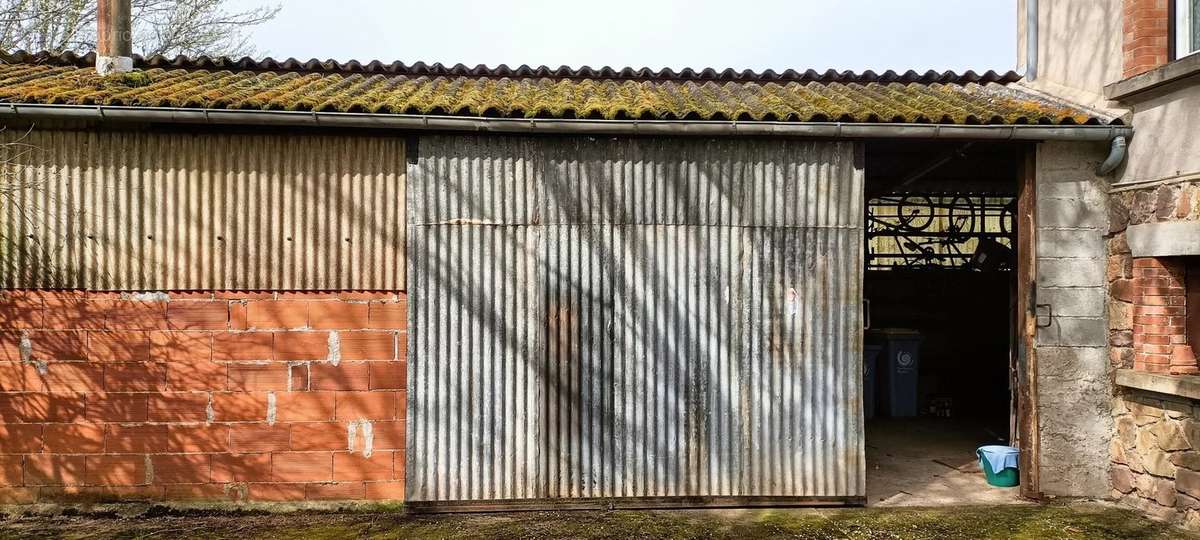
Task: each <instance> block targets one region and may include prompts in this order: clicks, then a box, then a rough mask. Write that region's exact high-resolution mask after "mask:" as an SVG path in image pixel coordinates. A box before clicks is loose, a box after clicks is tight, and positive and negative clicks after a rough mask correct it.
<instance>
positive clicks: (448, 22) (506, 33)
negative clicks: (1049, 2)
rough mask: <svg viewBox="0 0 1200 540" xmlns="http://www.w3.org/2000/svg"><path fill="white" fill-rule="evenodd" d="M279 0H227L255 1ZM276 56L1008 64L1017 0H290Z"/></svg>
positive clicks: (273, 27) (849, 65) (657, 63)
mask: <svg viewBox="0 0 1200 540" xmlns="http://www.w3.org/2000/svg"><path fill="white" fill-rule="evenodd" d="M264 1H265V2H271V1H282V0H233V2H234V5H244V6H249V5H262V4H263V3H264ZM282 4H283V10H282V11H281V12H280V13H279V17H278V18H277V19H276V20H274V21H272V22H270V23H267V24H265V25H263V26H261V27H259V28H258V29H256V30H255V31H254V32H253V38H254V41H255V43H256V44H257V46H258V47H259V49H260V50H261V51H263V52H264V53H266V54H268V55H270V56H274V57H276V58H286V57H289V56H294V57H297V58H301V59H308V58H312V57H317V58H321V59H326V58H334V59H338V60H349V59H357V60H360V61H362V60H373V59H379V60H385V61H391V60H401V61H404V62H408V63H412V62H415V61H418V60H423V61H425V62H443V63H457V62H462V63H464V64H468V65H475V64H481V63H482V64H487V65H489V66H495V65H497V64H500V63H507V64H508V65H510V66H518V65H520V64H530V65H538V64H546V65H550V66H558V65H562V64H566V65H570V66H573V67H578V66H582V65H585V64H586V65H590V66H593V67H598V66H603V65H609V66H617V67H622V66H634V67H641V66H649V67H652V68H660V67H671V68H675V69H679V68H682V67H693V68H697V67H716V68H724V67H734V68H738V69H744V68H751V69H756V70H762V69H766V68H772V69H775V70H782V69H787V68H795V69H807V68H814V69H818V70H823V69H826V68H835V69H853V70H859V71H861V70H865V69H874V70H876V71H883V70H885V69H896V70H903V69H917V70H918V71H923V70H925V69H937V70H942V69H955V70H959V71H962V70H966V69H974V70H976V71H979V72H983V71H985V70H988V69H995V70H998V71H999V70H1009V69H1014V68H1015V67H1016V66H1015V63H1016V16H1017V14H1016V5H1015V4H1016V2H1015V0H591V1H579V0H550V1H543V0H390V1H384V0H375V1H367V0H333V1H328V0H286V1H282Z"/></svg>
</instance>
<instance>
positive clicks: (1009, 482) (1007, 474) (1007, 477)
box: [975, 446, 1021, 487]
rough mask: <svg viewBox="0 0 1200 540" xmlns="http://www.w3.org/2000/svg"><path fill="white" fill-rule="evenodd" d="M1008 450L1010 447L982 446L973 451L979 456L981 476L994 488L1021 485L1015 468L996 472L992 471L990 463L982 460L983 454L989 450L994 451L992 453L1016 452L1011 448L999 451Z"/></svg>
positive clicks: (1019, 476)
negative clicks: (981, 469)
mask: <svg viewBox="0 0 1200 540" xmlns="http://www.w3.org/2000/svg"><path fill="white" fill-rule="evenodd" d="M1008 448H1011V447H1004V446H984V447H981V448H979V449H978V450H976V451H975V455H977V456H979V465H980V467H982V468H983V476H984V477H985V478H987V483H988V484H991V485H993V486H996V487H1013V486H1016V485H1018V484H1020V483H1021V475H1020V474H1019V473H1018V472H1017V468H1016V467H1005V468H1004V470H1002V471H1000V472H996V471H993V470H992V464H991V462H990V461H988V460H986V459H983V453H984V452H985V451H988V450H991V449H995V450H992V451H1011V452H1016V449H1015V448H1011V449H1010V450H1001V449H1008Z"/></svg>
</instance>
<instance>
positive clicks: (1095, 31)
mask: <svg viewBox="0 0 1200 540" xmlns="http://www.w3.org/2000/svg"><path fill="white" fill-rule="evenodd" d="M1025 1H1026V0H1018V1H1017V10H1018V11H1017V21H1018V23H1017V63H1018V64H1019V65H1020V66H1022V68H1024V66H1025V65H1026V63H1025V61H1026V59H1025V37H1026V33H1025ZM1121 4H1122V1H1121V0H1040V1H1039V2H1038V76H1037V79H1036V80H1034V81H1030V82H1028V85H1029V86H1031V87H1033V88H1035V89H1038V90H1041V91H1043V92H1046V93H1049V94H1053V95H1056V96H1060V97H1062V98H1064V99H1067V100H1069V101H1073V102H1075V103H1079V104H1081V105H1085V106H1089V107H1094V108H1109V107H1112V106H1113V105H1115V104H1112V103H1109V102H1108V101H1107V100H1105V99H1104V96H1103V89H1104V85H1106V84H1108V83H1111V82H1115V81H1118V80H1120V79H1121V70H1122V63H1123V61H1124V60H1123V57H1122V53H1121V41H1122V39H1123V34H1122V32H1123V28H1122V20H1121Z"/></svg>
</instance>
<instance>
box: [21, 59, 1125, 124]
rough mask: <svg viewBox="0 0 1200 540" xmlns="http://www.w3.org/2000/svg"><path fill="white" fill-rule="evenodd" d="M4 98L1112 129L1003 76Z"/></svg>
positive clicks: (493, 79)
mask: <svg viewBox="0 0 1200 540" xmlns="http://www.w3.org/2000/svg"><path fill="white" fill-rule="evenodd" d="M0 102H11V103H39V104H68V105H109V106H141V107H183V108H212V109H240V110H286V111H323V112H369V113H382V114H425V115H451V116H473V117H508V118H598V119H656V120H676V119H693V120H739V121H783V122H826V121H841V122H883V123H937V124H1103V123H1108V122H1110V119H1107V118H1104V117H1100V116H1097V115H1095V114H1094V113H1092V112H1090V111H1086V110H1084V109H1081V108H1078V107H1074V106H1071V105H1069V104H1066V103H1060V102H1055V101H1051V100H1049V99H1046V98H1043V97H1040V96H1038V95H1035V94H1033V93H1030V92H1027V91H1024V90H1022V89H1021V88H1020V87H1016V86H1013V85H1010V84H1001V83H997V82H981V83H976V82H959V81H955V82H856V81H854V80H849V81H848V82H846V81H823V80H819V81H807V82H805V81H798V80H792V81H785V80H780V81H763V80H734V81H719V80H702V79H697V80H686V79H678V78H676V79H653V78H643V79H628V78H576V77H571V78H556V77H523V78H522V77H497V76H493V75H490V74H488V75H450V76H444V75H438V76H425V75H413V74H370V73H350V72H330V71H311V72H304V71H285V72H278V73H277V72H271V71H261V70H245V71H237V70H210V69H200V68H194V67H181V68H150V69H145V70H139V71H136V72H134V73H133V74H125V75H121V76H116V77H113V76H110V77H102V76H99V75H97V74H96V72H95V70H93V69H90V68H87V67H80V66H78V65H54V64H38V63H20V62H17V63H12V62H10V63H0Z"/></svg>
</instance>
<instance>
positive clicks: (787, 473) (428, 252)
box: [406, 136, 865, 502]
mask: <svg viewBox="0 0 1200 540" xmlns="http://www.w3.org/2000/svg"><path fill="white" fill-rule="evenodd" d="M862 182H863V177H862V169H861V165H860V164H858V163H857V162H856V159H855V147H854V146H853V144H851V143H825V142H802V141H784V140H770V141H750V140H719V141H699V140H664V139H601V140H594V139H585V138H553V139H551V138H522V137H489V136H480V137H465V136H464V137H430V138H423V139H422V141H421V149H420V155H419V159H418V161H417V163H416V164H415V165H414V166H412V167H411V168H410V191H409V210H410V222H409V233H410V235H411V237H410V249H412V252H413V256H412V257H411V258H410V259H409V260H410V264H411V270H410V271H411V275H412V279H413V284H414V286H413V287H412V290H411V291H410V296H409V306H410V318H411V319H410V328H411V329H412V332H411V333H410V336H411V337H410V344H409V369H410V378H409V380H410V381H411V383H410V384H411V387H410V392H409V400H410V401H409V408H408V414H409V424H408V426H409V432H408V435H409V438H408V441H409V442H408V444H409V447H408V451H407V460H408V462H407V465H406V470H407V475H408V476H407V482H408V484H407V485H408V493H407V498H408V500H409V501H413V502H422V501H469V500H476V501H478V500H493V499H502V500H519V499H547V498H591V497H676V496H732V497H756V496H779V497H812V498H829V497H833V498H837V497H861V496H863V495H865V481H864V478H863V474H864V468H865V463H864V458H863V433H862V412H861V411H862V407H861V396H860V386H861V358H860V353H861V324H862V320H861V313H860V308H861V288H860V283H861V272H862V254H863V251H862V238H863V231H862V229H861V222H862V211H863V209H862V199H863V194H862Z"/></svg>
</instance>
